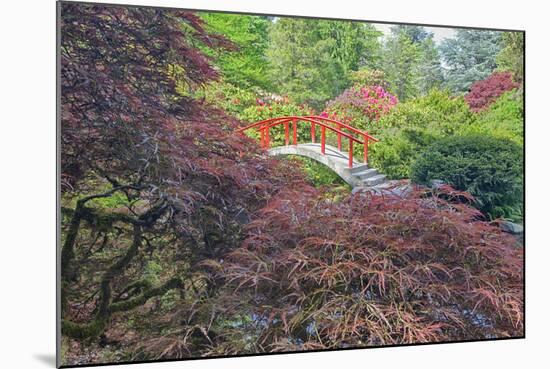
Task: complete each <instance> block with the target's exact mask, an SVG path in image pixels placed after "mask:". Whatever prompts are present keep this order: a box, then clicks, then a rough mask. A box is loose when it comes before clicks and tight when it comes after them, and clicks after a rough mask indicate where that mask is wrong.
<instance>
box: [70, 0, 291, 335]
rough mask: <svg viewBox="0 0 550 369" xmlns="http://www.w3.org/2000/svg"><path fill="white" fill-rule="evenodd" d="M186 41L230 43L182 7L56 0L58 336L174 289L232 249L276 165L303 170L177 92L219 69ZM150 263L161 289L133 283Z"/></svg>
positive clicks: (93, 326) (87, 328)
mask: <svg viewBox="0 0 550 369" xmlns="http://www.w3.org/2000/svg"><path fill="white" fill-rule="evenodd" d="M197 43H202V44H204V45H206V46H208V47H213V48H220V47H223V48H231V47H232V45H231V43H229V42H228V41H226V40H224V39H223V38H220V37H217V36H214V35H211V34H209V33H207V32H206V31H205V29H204V25H203V21H202V20H201V19H200V18H199V17H198V16H197V15H196V14H194V13H192V12H187V11H178V10H166V9H154V8H141V7H122V6H112V5H91V4H78V3H67V2H64V3H62V4H61V49H60V52H61V70H60V73H61V150H62V155H61V176H62V204H63V208H62V214H63V220H62V235H63V245H62V258H61V275H62V293H61V294H62V298H63V312H62V313H63V333H64V334H65V335H67V336H71V337H75V338H84V337H89V336H97V335H99V334H100V333H101V332H102V331H103V330H104V329H105V327H107V326H108V325H109V323H110V321H111V319H112V317H113V315H114V314H115V313H117V312H124V311H128V310H130V309H134V308H136V307H137V306H140V305H143V304H144V303H146V302H147V301H148V300H149V299H151V298H153V297H155V296H160V295H163V294H164V293H166V291H167V290H170V289H174V288H183V284H184V276H185V275H187V273H189V271H190V270H192V269H193V268H194V267H195V265H196V263H197V262H198V261H200V260H204V259H205V258H211V257H215V256H216V255H218V256H219V255H222V254H224V253H225V252H227V251H228V250H231V248H232V247H236V245H237V242H238V241H239V234H240V233H239V229H240V227H241V225H242V224H243V223H246V221H247V218H248V216H249V215H248V214H249V213H251V212H253V211H254V210H256V209H258V208H260V207H261V206H263V205H264V204H265V202H266V201H267V199H269V197H270V196H271V195H272V194H273V193H274V192H276V191H277V189H278V188H280V187H282V186H283V185H284V184H286V183H287V176H290V177H292V178H296V180H299V178H300V175H299V174H297V173H296V170H294V169H292V168H281V166H284V164H281V163H279V162H277V161H275V160H273V159H267V158H265V157H264V156H263V155H260V149H259V146H258V145H257V144H256V142H254V141H253V140H251V139H249V138H247V137H245V136H242V135H236V134H233V133H232V132H233V131H234V129H235V127H236V126H237V122H236V121H235V120H232V119H230V118H229V117H227V116H226V115H225V114H223V112H220V111H216V110H213V109H211V108H208V107H205V106H203V105H201V104H200V102H199V101H197V100H194V99H193V98H192V97H190V96H191V95H190V94H188V96H185V95H184V96H182V95H181V94H179V93H177V92H176V86H178V90H179V89H180V88H181V86H186V88H188V89H189V90H190V91H192V90H193V89H195V88H197V87H199V86H200V85H201V84H203V83H205V82H207V81H209V80H211V79H214V78H216V77H217V72H216V70H215V69H214V68H213V67H212V66H211V65H210V61H209V59H208V58H207V57H206V56H205V55H204V54H203V53H202V52H200V50H199V48H198V47H197ZM277 168H278V169H277ZM101 200H111V202H110V203H107V204H105V203H102V202H101ZM150 261H154V262H156V263H158V262H161V263H163V265H169V266H170V269H168V270H170V271H173V272H172V273H171V274H170V275H168V276H166V277H163V280H162V281H161V282H162V284H161V285H160V286H152V285H142V282H140V281H141V280H142V277H143V276H142V274H143V268H144V266H145V265H147V263H149V262H150ZM136 283H137V285H136ZM90 295H91V296H96V297H94V298H93V299H90V298H88V296H90ZM84 302H88V303H91V304H92V305H93V306H92V308H90V309H89V311H90V314H87V315H86V314H84V315H82V314H80V313H79V312H80V310H77V309H76V307H77V306H80V305H82V304H83V303H84ZM92 312H94V313H93V314H92Z"/></svg>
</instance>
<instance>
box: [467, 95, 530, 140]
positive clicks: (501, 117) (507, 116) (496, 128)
mask: <svg viewBox="0 0 550 369" xmlns="http://www.w3.org/2000/svg"><path fill="white" fill-rule="evenodd" d="M476 117H477V119H476V120H475V121H474V122H472V124H470V125H469V126H468V127H466V128H465V129H464V131H463V133H465V134H484V135H490V136H494V137H500V138H506V139H509V140H511V141H514V142H515V143H517V144H519V145H523V136H524V132H523V101H522V96H521V94H520V92H519V91H517V90H515V91H509V92H506V93H505V94H503V95H502V96H500V97H499V98H498V100H497V101H495V102H494V103H493V104H492V105H491V106H490V107H489V108H488V109H487V110H484V111H482V112H480V113H478V114H477V115H476Z"/></svg>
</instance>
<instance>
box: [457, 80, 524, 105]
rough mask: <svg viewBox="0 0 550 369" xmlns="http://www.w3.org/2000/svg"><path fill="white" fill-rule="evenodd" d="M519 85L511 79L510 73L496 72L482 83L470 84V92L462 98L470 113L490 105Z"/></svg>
mask: <svg viewBox="0 0 550 369" xmlns="http://www.w3.org/2000/svg"><path fill="white" fill-rule="evenodd" d="M518 86H519V85H518V84H517V83H516V82H514V80H513V79H512V73H510V72H496V73H493V74H491V75H490V76H489V77H487V78H486V79H484V80H482V81H477V82H475V83H474V84H472V87H471V88H470V92H469V93H468V94H467V95H466V96H465V97H464V99H465V100H466V102H467V103H468V105H470V109H471V110H472V111H480V110H483V109H484V108H486V107H487V106H489V105H491V104H492V103H493V102H495V101H496V99H498V97H499V96H500V95H502V94H503V93H505V92H506V91H510V90H513V89H514V88H517V87H518Z"/></svg>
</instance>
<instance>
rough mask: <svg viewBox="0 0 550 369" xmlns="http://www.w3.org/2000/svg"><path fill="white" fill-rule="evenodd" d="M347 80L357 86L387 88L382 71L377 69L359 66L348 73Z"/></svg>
mask: <svg viewBox="0 0 550 369" xmlns="http://www.w3.org/2000/svg"><path fill="white" fill-rule="evenodd" d="M349 80H350V81H351V82H353V84H354V85H359V86H380V87H382V88H384V89H386V90H387V89H388V86H389V84H388V82H387V81H386V75H385V73H384V71H381V70H378V69H369V68H360V69H359V70H355V71H351V72H350V73H349Z"/></svg>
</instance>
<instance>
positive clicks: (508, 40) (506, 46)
mask: <svg viewBox="0 0 550 369" xmlns="http://www.w3.org/2000/svg"><path fill="white" fill-rule="evenodd" d="M523 45H524V39H523V33H522V32H503V33H502V50H501V51H500V53H498V55H497V58H496V61H497V66H498V69H499V70H501V71H510V72H512V73H513V75H514V79H515V80H516V81H517V82H522V81H523V68H524V67H523V64H524V61H523Z"/></svg>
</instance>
